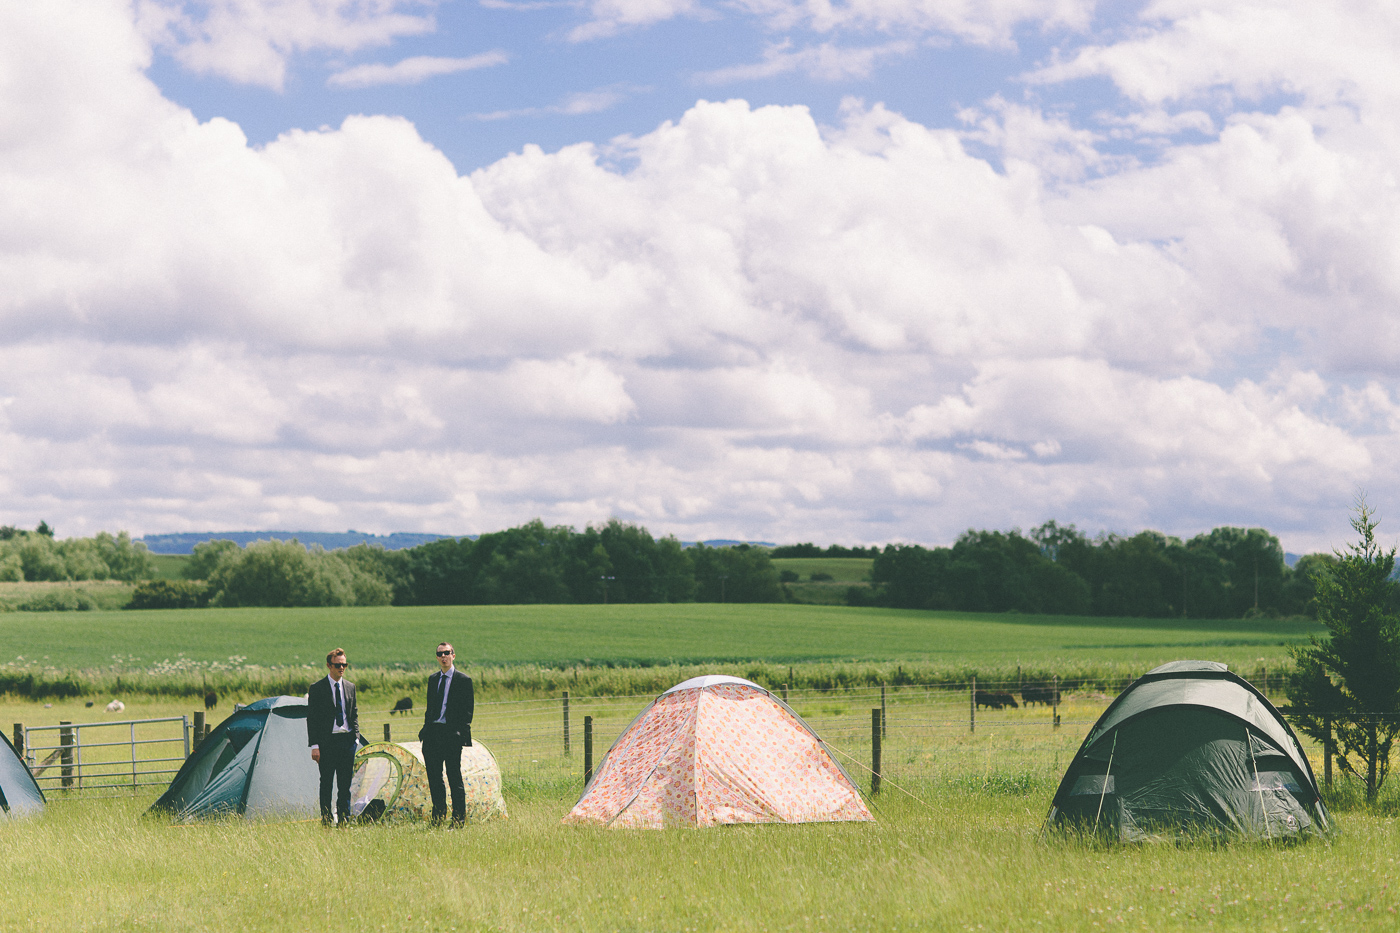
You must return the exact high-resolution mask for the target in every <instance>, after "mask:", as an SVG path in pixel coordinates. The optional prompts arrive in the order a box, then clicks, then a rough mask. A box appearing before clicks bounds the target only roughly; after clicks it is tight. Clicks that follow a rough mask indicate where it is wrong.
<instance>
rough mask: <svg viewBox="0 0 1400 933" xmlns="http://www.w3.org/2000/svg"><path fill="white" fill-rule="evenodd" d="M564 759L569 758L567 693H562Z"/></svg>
mask: <svg viewBox="0 0 1400 933" xmlns="http://www.w3.org/2000/svg"><path fill="white" fill-rule="evenodd" d="M564 757H565V758H568V757H569V691H567V690H565V691H564Z"/></svg>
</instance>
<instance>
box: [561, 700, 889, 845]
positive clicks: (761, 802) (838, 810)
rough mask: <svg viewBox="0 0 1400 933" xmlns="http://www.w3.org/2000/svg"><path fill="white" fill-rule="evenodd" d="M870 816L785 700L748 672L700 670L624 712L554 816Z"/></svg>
mask: <svg viewBox="0 0 1400 933" xmlns="http://www.w3.org/2000/svg"><path fill="white" fill-rule="evenodd" d="M873 819H874V818H873V817H872V816H871V815H870V811H869V810H868V809H867V808H866V806H865V802H864V801H863V800H862V799H861V796H860V791H858V790H857V789H856V787H855V785H854V784H853V783H852V782H851V779H850V777H849V776H848V775H847V774H846V772H845V770H844V769H842V767H841V766H840V765H839V764H837V762H836V759H835V758H833V757H832V756H831V753H830V751H828V749H827V747H826V745H825V744H824V743H823V742H822V740H821V739H820V738H818V737H817V734H816V733H815V732H813V731H812V729H811V727H809V726H808V725H807V724H806V723H805V722H803V721H802V717H801V716H798V715H797V713H796V712H794V711H793V710H792V708H791V707H789V706H788V705H787V704H786V703H784V702H783V701H782V700H780V699H778V698H777V697H775V696H774V695H773V694H771V693H769V692H768V691H767V690H765V689H763V688H762V687H760V686H759V685H758V684H756V683H753V682H751V681H747V680H743V679H741V678H738V677H722V676H707V677H695V678H692V679H690V680H687V681H685V682H684V683H681V684H677V685H676V686H674V687H672V688H671V689H670V690H667V691H666V692H665V693H663V694H662V695H661V696H659V697H657V698H656V699H655V700H653V701H652V702H651V704H650V705H648V706H647V708H646V709H644V710H643V711H642V712H641V714H640V715H638V716H637V718H636V719H635V720H633V722H632V725H630V726H628V728H627V730H626V731H625V732H623V733H622V735H621V736H619V737H618V740H617V741H616V742H614V743H613V746H612V748H611V749H609V750H608V753H607V755H606V756H605V757H604V758H603V760H602V762H601V763H600V764H599V765H598V770H597V772H596V773H595V774H594V775H593V780H591V781H590V782H589V783H588V786H587V787H586V788H585V789H584V791H583V796H582V797H580V798H579V801H578V803H576V804H575V805H574V808H573V809H572V810H571V811H569V814H568V816H566V817H564V822H565V823H597V824H601V825H603V826H610V827H638V828H644V829H659V828H661V827H663V826H716V825H721V824H726V823H809V822H831V821H838V820H873Z"/></svg>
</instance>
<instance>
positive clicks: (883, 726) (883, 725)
mask: <svg viewBox="0 0 1400 933" xmlns="http://www.w3.org/2000/svg"><path fill="white" fill-rule="evenodd" d="M889 734H890V721H889V719H888V718H887V717H886V715H885V685H884V684H880V738H882V739H883V738H884V737H885V736H887V735H889Z"/></svg>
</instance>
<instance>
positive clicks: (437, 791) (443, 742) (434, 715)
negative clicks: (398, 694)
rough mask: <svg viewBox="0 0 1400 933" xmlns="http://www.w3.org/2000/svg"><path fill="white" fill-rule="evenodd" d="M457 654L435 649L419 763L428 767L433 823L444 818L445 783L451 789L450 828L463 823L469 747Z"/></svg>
mask: <svg viewBox="0 0 1400 933" xmlns="http://www.w3.org/2000/svg"><path fill="white" fill-rule="evenodd" d="M456 657H457V653H456V652H455V651H453V650H452V646H451V645H449V644H448V643H447V642H443V643H442V644H440V645H438V646H437V659H438V667H440V668H441V671H440V672H439V673H436V674H434V675H433V676H432V677H430V678H428V708H427V710H426V711H425V712H424V714H423V731H422V732H419V733H418V738H420V739H422V740H423V761H424V763H426V764H427V766H428V791H429V793H431V794H432V797H433V823H434V825H439V824H441V823H442V820H443V817H445V816H447V790H446V788H444V787H443V785H442V772H443V769H444V768H445V769H446V770H447V783H448V784H449V785H450V786H451V787H452V828H454V829H455V828H456V827H458V826H461V825H462V824H463V823H465V822H466V819H467V792H466V790H465V789H464V788H463V787H462V747H463V746H464V745H470V744H472V709H473V706H474V700H473V698H472V679H471V678H470V677H468V676H467V675H466V674H463V673H462V672H461V671H459V670H457V669H456V668H455V667H454V666H453V661H454V660H455V659H456Z"/></svg>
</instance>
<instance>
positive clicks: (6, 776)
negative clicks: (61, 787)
mask: <svg viewBox="0 0 1400 933" xmlns="http://www.w3.org/2000/svg"><path fill="white" fill-rule="evenodd" d="M0 738H3V739H5V747H4V748H0V811H3V812H4V814H5V816H6V817H16V816H29V815H31V814H34V813H42V812H44V792H43V791H42V790H40V789H39V783H38V782H37V781H35V780H34V775H33V774H31V773H30V771H29V765H27V764H25V763H24V759H23V758H21V757H20V756H19V753H18V752H16V751H15V747H14V746H13V745H11V744H10V740H9V739H8V738H6V737H5V736H4V735H0Z"/></svg>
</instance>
